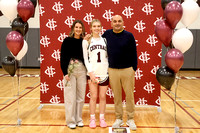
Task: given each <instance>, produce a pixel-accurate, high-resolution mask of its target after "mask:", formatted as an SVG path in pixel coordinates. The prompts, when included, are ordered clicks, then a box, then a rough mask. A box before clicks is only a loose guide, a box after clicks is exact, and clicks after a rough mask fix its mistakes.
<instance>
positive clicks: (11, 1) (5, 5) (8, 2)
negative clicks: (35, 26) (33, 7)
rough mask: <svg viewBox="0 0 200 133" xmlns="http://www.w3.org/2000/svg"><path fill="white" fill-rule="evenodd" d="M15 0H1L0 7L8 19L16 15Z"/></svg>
mask: <svg viewBox="0 0 200 133" xmlns="http://www.w3.org/2000/svg"><path fill="white" fill-rule="evenodd" d="M17 4H18V1H17V0H1V1H0V9H1V12H2V13H3V15H4V16H5V17H6V18H8V19H9V20H10V21H13V19H15V18H16V17H17Z"/></svg>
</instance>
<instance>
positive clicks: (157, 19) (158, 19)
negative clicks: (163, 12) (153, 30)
mask: <svg viewBox="0 0 200 133" xmlns="http://www.w3.org/2000/svg"><path fill="white" fill-rule="evenodd" d="M160 20H162V17H160V18H156V21H155V22H154V23H153V24H154V25H156V23H157V22H158V21H160Z"/></svg>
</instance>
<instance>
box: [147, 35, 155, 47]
mask: <svg viewBox="0 0 200 133" xmlns="http://www.w3.org/2000/svg"><path fill="white" fill-rule="evenodd" d="M156 39H157V37H156V36H155V34H153V35H149V38H148V39H147V40H146V42H147V43H148V44H151V47H152V46H156V43H157V42H158V41H157V40H156Z"/></svg>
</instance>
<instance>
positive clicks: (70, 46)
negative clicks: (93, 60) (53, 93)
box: [60, 20, 86, 129]
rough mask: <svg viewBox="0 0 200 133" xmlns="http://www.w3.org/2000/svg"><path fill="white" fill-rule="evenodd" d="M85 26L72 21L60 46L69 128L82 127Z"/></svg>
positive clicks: (84, 80) (84, 83)
mask: <svg viewBox="0 0 200 133" xmlns="http://www.w3.org/2000/svg"><path fill="white" fill-rule="evenodd" d="M84 35H85V28H84V25H83V23H82V21H80V20H76V21H74V23H73V25H72V27H71V32H70V34H69V37H67V38H65V39H64V41H63V43H62V46H61V59H60V66H61V69H62V72H63V75H64V86H65V87H64V102H65V116H66V123H67V126H68V127H69V128H72V129H73V128H76V126H79V127H83V126H84V124H83V120H82V108H83V105H84V101H85V89H86V68H85V65H84V59H83V51H82V40H83V37H84Z"/></svg>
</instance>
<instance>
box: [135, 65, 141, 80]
mask: <svg viewBox="0 0 200 133" xmlns="http://www.w3.org/2000/svg"><path fill="white" fill-rule="evenodd" d="M142 72H143V71H141V70H140V68H138V69H137V70H136V72H135V78H136V80H138V79H141V77H142V76H143V74H142Z"/></svg>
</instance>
